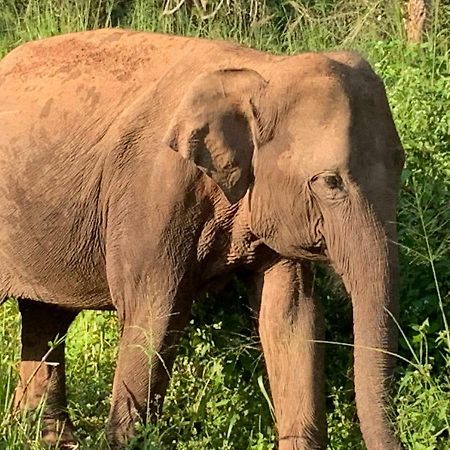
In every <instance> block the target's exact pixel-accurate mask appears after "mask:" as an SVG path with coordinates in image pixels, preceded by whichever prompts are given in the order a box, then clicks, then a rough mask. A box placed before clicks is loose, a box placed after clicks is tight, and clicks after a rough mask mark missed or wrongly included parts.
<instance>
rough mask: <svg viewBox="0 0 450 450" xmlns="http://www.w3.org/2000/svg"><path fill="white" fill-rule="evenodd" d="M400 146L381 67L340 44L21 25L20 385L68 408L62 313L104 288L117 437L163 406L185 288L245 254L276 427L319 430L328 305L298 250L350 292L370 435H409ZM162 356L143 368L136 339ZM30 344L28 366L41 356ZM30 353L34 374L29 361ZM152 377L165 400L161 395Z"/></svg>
mask: <svg viewBox="0 0 450 450" xmlns="http://www.w3.org/2000/svg"><path fill="white" fill-rule="evenodd" d="M403 161H404V157H403V150H402V148H401V145H400V142H399V139H398V136H397V133H396V130H395V127H394V124H393V121H392V117H391V113H390V110H389V106H388V103H387V100H386V96H385V92H384V88H383V85H382V83H381V81H380V80H379V79H378V78H377V77H376V75H375V74H374V73H373V71H372V70H371V68H370V67H369V65H368V64H367V63H366V62H365V61H364V60H362V59H361V58H360V57H359V56H357V55H354V54H349V53H325V54H314V53H309V54H302V55H298V56H291V57H280V56H273V55H270V54H266V53H262V52H258V51H254V50H250V49H246V48H242V47H239V46H236V45H233V44H230V43H226V42H217V41H208V40H198V39H190V38H181V37H170V36H164V35H158V34H150V33H134V32H127V31H120V30H100V31H94V32H87V33H80V34H72V35H65V36H59V37H55V38H51V39H46V40H42V41H37V42H32V43H28V44H25V45H23V46H21V47H19V48H18V49H16V50H14V51H13V52H11V53H10V54H9V55H8V56H6V58H5V59H4V60H3V61H2V62H1V63H0V191H1V195H0V299H1V298H5V297H6V296H9V295H13V296H16V297H17V298H19V299H20V300H19V305H20V309H21V313H22V317H23V331H22V334H23V336H22V344H23V349H22V360H23V361H22V364H21V380H22V382H21V386H20V387H19V388H18V391H17V403H18V404H20V406H22V407H26V408H33V407H35V406H36V405H37V404H38V403H39V401H40V400H41V398H42V395H44V394H45V393H47V396H48V401H47V409H46V423H47V429H46V438H47V440H49V441H52V439H54V438H55V429H56V428H58V427H60V426H61V425H64V426H65V439H66V441H67V442H70V441H71V439H72V438H71V424H70V421H69V420H68V418H67V414H66V412H65V390H64V356H63V347H62V346H61V347H59V349H58V350H57V351H55V352H53V353H51V354H50V356H49V358H48V361H50V362H58V363H59V364H58V365H54V364H53V365H52V364H41V365H40V366H39V361H40V360H41V358H42V357H43V356H44V354H45V353H46V352H47V350H48V348H47V342H48V341H50V340H52V339H54V338H55V336H57V335H59V336H61V335H64V334H65V333H66V330H67V328H68V326H69V325H70V323H71V321H72V320H73V319H74V317H75V316H76V314H77V312H78V311H80V310H83V309H116V310H117V312H118V316H119V319H120V323H121V331H122V335H121V341H120V350H119V360H118V365H117V370H116V374H115V379H114V388H113V398H112V405H111V412H110V417H109V436H110V439H111V442H112V443H113V444H114V445H115V446H117V447H119V446H120V445H122V444H123V443H124V442H126V440H127V439H128V438H129V437H130V436H132V435H133V433H134V430H133V426H134V423H135V422H136V421H138V420H145V419H146V417H148V414H147V396H148V392H150V399H151V403H150V405H149V412H150V414H149V415H150V418H154V417H155V416H156V415H157V413H158V410H159V408H160V406H161V403H162V399H163V397H164V393H165V390H166V387H167V383H168V374H167V373H168V371H170V369H171V367H172V363H173V358H174V350H173V344H175V343H176V341H177V338H178V336H179V332H180V331H182V330H183V328H184V327H185V325H186V322H187V320H188V318H189V313H190V307H191V303H192V299H193V298H194V297H196V296H198V295H199V294H200V293H202V292H205V291H207V290H208V289H210V287H211V286H214V285H215V284H216V283H222V282H223V281H225V280H226V279H227V278H228V276H229V275H231V274H232V273H234V272H236V271H245V272H246V274H247V279H250V280H252V282H251V283H249V289H250V290H251V292H252V293H253V295H252V298H253V301H254V302H255V304H256V305H257V308H258V310H259V328H260V334H261V340H262V344H263V350H264V356H265V359H266V363H267V368H268V373H269V378H270V386H271V392H272V396H273V401H274V405H275V410H276V417H277V427H278V432H279V440H280V444H279V445H280V449H282V450H294V449H322V448H325V445H326V444H325V443H326V425H325V407H324V396H323V349H322V348H321V346H319V345H317V344H313V343H311V342H310V340H312V339H322V338H323V318H322V314H321V311H320V308H319V306H318V303H317V300H316V299H315V298H314V295H313V292H312V288H311V284H312V281H311V275H310V272H309V266H308V262H307V260H308V259H323V260H328V261H329V262H330V264H331V266H332V267H333V268H334V270H335V271H336V272H337V273H338V274H339V275H340V276H341V277H342V279H343V282H344V284H345V286H346V289H347V290H348V292H349V294H350V296H351V299H352V303H353V310H354V335H355V346H356V347H355V368H354V369H355V389H356V401H357V409H358V415H359V418H360V421H361V428H362V431H363V435H364V440H365V442H366V444H367V448H368V449H369V450H375V449H377V450H378V449H383V450H391V449H399V448H401V446H400V444H399V443H398V441H397V439H396V438H395V436H394V434H393V432H392V429H391V427H390V425H389V421H388V418H387V416H386V413H385V408H386V400H387V385H388V381H389V377H390V375H391V369H392V359H391V357H389V356H388V355H386V354H385V353H383V352H379V351H374V350H371V348H378V349H384V350H388V351H394V350H395V349H396V333H395V325H394V323H393V320H392V318H391V316H390V314H393V315H396V314H397V299H396V289H397V276H398V275H397V249H396V246H395V244H393V243H392V242H395V241H396V230H395V225H394V220H395V209H396V198H397V192H398V184H399V176H400V172H401V169H402V166H403ZM140 346H144V347H147V348H148V347H149V346H150V347H151V348H152V349H154V351H155V352H158V353H159V354H160V355H161V356H162V357H163V359H164V365H165V367H164V366H163V364H162V363H161V360H160V359H159V358H158V357H157V356H154V357H153V359H152V361H151V370H150V377H149V376H148V374H149V365H148V355H146V354H145V352H144V351H143V350H142V348H141V347H140ZM38 366H39V367H38ZM36 368H38V370H37V375H36V376H35V377H34V378H33V379H32V381H31V383H29V384H28V385H27V381H28V379H29V378H30V375H31V374H32V373H33V372H36ZM158 399H159V400H158Z"/></svg>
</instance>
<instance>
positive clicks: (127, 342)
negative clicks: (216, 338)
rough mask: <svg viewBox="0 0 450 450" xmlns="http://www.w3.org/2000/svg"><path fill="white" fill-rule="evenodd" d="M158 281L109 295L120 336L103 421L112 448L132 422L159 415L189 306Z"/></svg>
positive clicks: (130, 429) (122, 440)
mask: <svg viewBox="0 0 450 450" xmlns="http://www.w3.org/2000/svg"><path fill="white" fill-rule="evenodd" d="M143 278H144V279H145V277H143ZM163 285H164V283H163V282H160V283H158V282H156V283H152V286H150V285H149V284H148V283H145V286H144V285H143V286H139V287H138V288H136V289H131V290H129V289H125V293H119V292H116V293H114V294H113V299H114V302H115V304H116V307H117V312H118V316H119V321H120V326H121V338H120V347H119V357H118V362H117V368H116V372H115V376H114V385H113V396H112V402H111V410H110V415H109V423H108V438H109V441H110V443H111V445H112V448H122V447H123V446H125V445H126V443H127V442H128V441H129V440H130V438H132V437H133V436H134V435H135V434H136V424H138V423H147V422H149V421H154V420H156V419H157V417H158V416H159V414H160V413H161V408H162V403H163V401H164V396H165V393H166V389H167V385H168V382H169V378H170V373H171V370H172V366H173V362H174V359H175V345H176V344H177V342H178V339H179V337H180V335H181V332H182V331H183V329H184V328H185V326H186V324H187V322H188V319H189V316H190V309H191V301H190V300H185V296H184V295H182V294H176V293H175V294H174V290H173V289H170V288H163ZM155 286H157V288H156V289H155ZM127 448H128V447H127ZM137 448H142V447H141V446H138V447H137Z"/></svg>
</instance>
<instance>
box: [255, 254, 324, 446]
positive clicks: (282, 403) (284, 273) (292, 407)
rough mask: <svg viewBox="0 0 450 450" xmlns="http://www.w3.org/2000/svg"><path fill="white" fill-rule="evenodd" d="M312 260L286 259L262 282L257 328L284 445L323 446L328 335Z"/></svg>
mask: <svg viewBox="0 0 450 450" xmlns="http://www.w3.org/2000/svg"><path fill="white" fill-rule="evenodd" d="M312 284H313V283H312V276H311V273H310V268H309V265H308V263H306V262H305V263H301V264H300V263H299V264H295V263H293V262H290V261H282V262H280V263H278V264H277V265H275V266H274V267H272V268H271V269H269V270H268V271H267V272H266V273H264V274H263V276H262V278H261V279H260V282H259V289H260V290H261V291H260V292H261V308H260V314H259V331H260V336H261V342H262V346H263V351H264V358H265V360H266V365H267V371H268V374H269V383H270V389H271V393H272V398H273V402H274V408H275V415H276V420H277V428H278V435H279V448H280V450H300V449H301V450H313V449H325V448H326V440H327V431H326V417H325V392H324V390H325V387H324V367H323V366H324V361H323V360H324V348H323V345H321V344H318V343H315V342H314V340H323V338H324V320H323V316H322V312H321V308H320V306H319V304H318V302H317V300H316V299H315V298H314V295H313V292H312Z"/></svg>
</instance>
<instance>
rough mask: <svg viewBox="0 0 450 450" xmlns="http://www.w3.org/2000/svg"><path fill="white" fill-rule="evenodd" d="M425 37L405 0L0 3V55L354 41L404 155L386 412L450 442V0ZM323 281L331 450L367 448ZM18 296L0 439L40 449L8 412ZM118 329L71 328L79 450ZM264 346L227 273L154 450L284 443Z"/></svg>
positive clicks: (0, 353)
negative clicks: (120, 40)
mask: <svg viewBox="0 0 450 450" xmlns="http://www.w3.org/2000/svg"><path fill="white" fill-rule="evenodd" d="M428 6H429V10H428V18H427V20H426V22H425V30H424V35H423V38H422V42H419V43H414V44H412V43H408V40H407V39H406V33H405V26H404V25H405V23H404V17H405V13H406V6H405V2H403V1H398V0H345V1H339V0H336V1H332V0H316V1H314V0H310V1H307V0H304V1H298V0H215V1H213V0H185V1H183V0H164V1H163V0H128V1H126V0H39V1H38V0H18V1H14V0H0V56H1V55H4V54H6V52H7V51H8V50H10V49H12V48H13V47H15V46H17V45H20V44H21V43H23V42H25V41H28V40H31V39H38V38H43V37H46V36H51V35H55V34H60V33H65V32H70V31H76V30H85V29H91V28H98V27H104V26H124V27H131V28H135V29H139V30H150V31H162V32H167V33H177V34H185V35H191V36H204V37H209V38H217V39H231V40H235V41H239V42H241V43H243V44H244V45H249V46H253V47H256V48H259V49H262V50H266V51H271V52H275V53H286V54H291V53H295V52H301V51H304V50H323V49H354V50H358V51H360V52H361V53H362V54H363V55H365V56H366V57H367V58H368V60H369V61H370V62H371V63H372V65H373V66H374V68H375V70H376V71H377V72H378V73H379V74H380V75H381V77H382V78H383V79H384V81H385V83H386V86H387V90H388V94H389V98H390V102H391V105H392V109H393V113H394V116H395V120H396V123H397V127H398V130H399V133H400V136H401V138H402V141H403V145H404V147H405V150H406V153H407V163H406V168H405V170H404V173H403V186H402V196H401V203H400V209H399V213H398V223H399V230H400V234H399V245H400V252H401V273H402V282H401V305H402V308H401V317H400V323H399V326H400V327H401V337H402V339H401V345H400V349H399V355H400V356H399V360H398V363H399V364H398V369H397V376H396V385H395V389H394V394H395V397H394V400H393V403H392V417H393V421H394V422H395V427H396V430H397V432H398V435H399V436H400V438H401V440H402V441H403V442H404V444H405V447H406V448H408V449H417V450H439V449H450V334H449V326H448V323H447V319H446V316H445V311H447V314H448V312H449V311H450V294H449V290H450V254H449V253H450V252H449V250H450V239H449V234H450V53H449V44H450V1H448V0H447V1H439V0H433V1H431V2H428ZM317 271H318V272H320V273H321V274H322V275H323V276H322V277H319V278H320V279H321V281H320V282H319V285H318V286H317V289H318V290H319V291H320V292H321V296H322V298H323V301H324V303H325V305H326V306H325V307H326V315H327V319H328V325H327V339H328V340H329V341H330V344H329V345H327V366H328V368H327V372H328V376H327V380H328V381H327V383H328V384H327V400H328V407H329V408H328V420H329V433H330V443H329V448H331V449H362V448H364V445H363V444H362V440H361V435H360V432H359V429H358V425H357V419H356V415H355V408H354V401H353V392H352V381H351V379H352V374H351V346H348V345H341V344H339V343H342V344H349V343H351V342H352V336H351V310H350V308H349V305H348V301H347V299H346V298H345V295H344V294H343V290H342V288H341V287H340V286H339V285H338V284H337V283H336V282H335V281H333V279H332V278H331V277H329V276H328V275H327V272H326V271H325V270H324V269H323V268H321V267H318V268H317ZM19 329H20V321H19V316H18V313H17V308H16V304H15V302H14V300H12V299H11V300H9V301H8V302H7V303H6V305H4V306H3V307H2V308H1V309H0V449H1V450H3V449H8V450H16V449H17V450H19V449H20V450H23V449H24V448H27V449H30V450H35V449H40V448H41V444H40V443H39V425H40V413H39V412H37V413H36V414H34V416H33V417H32V419H34V420H30V418H29V417H28V418H25V417H21V416H18V415H15V414H13V413H12V411H11V401H12V394H13V389H14V385H15V384H16V381H17V368H18V360H19V352H20V345H19ZM116 343H117V329H116V320H115V316H114V314H112V313H96V312H85V313H83V314H81V315H80V316H79V318H78V319H77V321H76V323H75V324H74V325H73V327H72V328H71V330H70V332H69V336H68V348H67V358H68V365H69V370H68V389H69V405H70V412H71V414H72V417H73V420H74V422H75V424H76V426H77V427H78V429H79V437H80V439H81V442H82V445H81V448H82V449H96V450H97V449H106V448H108V447H107V444H106V441H105V437H104V423H105V419H106V416H107V411H108V402H109V393H110V389H111V382H112V375H113V370H114V360H115V354H116ZM267 392H268V388H267V381H266V378H265V375H264V370H263V364H262V361H261V354H260V351H259V343H258V338H257V335H256V333H255V332H254V328H253V324H252V323H251V320H250V318H249V314H248V311H247V307H246V300H245V289H244V287H243V286H241V285H239V283H238V282H234V283H233V284H232V285H230V286H228V288H227V289H226V290H225V291H224V292H223V293H222V294H221V295H219V296H216V297H211V296H209V297H207V298H206V299H203V300H202V301H201V302H198V304H196V306H195V310H194V314H193V317H192V321H191V323H190V327H189V329H188V331H187V333H186V337H185V338H184V339H183V341H182V343H181V345H180V350H179V357H178V359H177V362H176V365H175V370H174V373H173V378H172V382H171V386H170V390H169V393H168V397H167V400H166V407H165V411H164V413H163V416H162V418H161V421H160V423H159V425H158V426H147V427H141V430H140V432H141V434H142V435H143V436H145V442H146V444H145V448H146V449H149V450H150V449H153V450H166V449H179V450H188V449H191V450H194V449H211V450H217V449H224V450H225V449H236V450H245V449H252V450H266V449H273V448H275V445H274V441H275V432H274V428H273V421H272V418H271V408H270V401H269V400H268V394H267Z"/></svg>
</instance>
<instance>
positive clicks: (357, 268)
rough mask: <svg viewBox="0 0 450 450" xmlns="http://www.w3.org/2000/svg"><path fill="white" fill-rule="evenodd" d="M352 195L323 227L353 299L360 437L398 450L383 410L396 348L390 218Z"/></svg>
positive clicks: (376, 449)
mask: <svg viewBox="0 0 450 450" xmlns="http://www.w3.org/2000/svg"><path fill="white" fill-rule="evenodd" d="M357 198H358V201H357V202H352V203H351V205H350V204H349V203H348V204H346V205H345V206H343V207H342V208H337V210H338V211H335V213H336V212H337V213H338V214H333V216H334V217H333V218H329V219H331V220H328V221H327V220H326V218H325V222H324V223H327V222H329V223H331V225H330V226H325V230H324V232H325V235H326V236H325V238H326V240H327V246H328V251H329V255H330V259H331V262H332V265H333V266H334V268H335V270H336V271H337V272H338V273H339V274H340V275H341V276H342V279H343V281H344V284H345V287H346V289H347V291H348V292H349V294H350V296H351V299H352V304H353V323H354V345H355V348H354V374H355V375H354V376H355V391H356V406H357V411H358V417H359V419H360V422H361V430H362V433H363V436H364V441H365V443H366V445H367V448H368V449H369V450H381V449H383V450H394V449H397V450H398V449H401V448H402V447H401V445H400V444H399V442H398V440H397V438H396V437H395V435H394V433H393V430H392V427H391V424H390V421H389V418H388V413H387V406H388V405H387V393H388V390H389V389H388V388H389V381H390V377H391V375H392V369H393V362H394V361H393V360H394V357H393V356H392V353H393V352H395V351H396V350H397V327H396V324H395V321H394V319H393V317H396V316H397V313H398V304H397V302H398V296H397V284H398V273H397V272H398V270H397V248H396V245H395V244H394V243H393V242H395V239H396V230H395V225H394V224H393V217H390V218H389V219H390V221H388V220H381V219H380V217H378V216H377V214H376V213H375V212H374V210H373V209H372V208H370V207H369V206H368V204H367V202H366V201H365V200H363V199H362V197H361V196H360V195H358V196H357ZM390 215H391V216H393V214H390ZM355 218H358V219H355ZM385 219H386V218H385ZM327 228H328V230H327Z"/></svg>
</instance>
